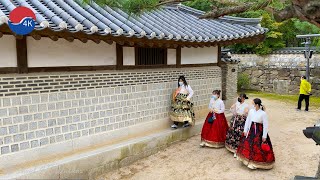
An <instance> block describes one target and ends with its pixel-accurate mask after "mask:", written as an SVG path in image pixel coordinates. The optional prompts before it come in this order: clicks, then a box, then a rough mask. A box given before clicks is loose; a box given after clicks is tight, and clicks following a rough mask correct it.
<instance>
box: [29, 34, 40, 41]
mask: <svg viewBox="0 0 320 180" xmlns="http://www.w3.org/2000/svg"><path fill="white" fill-rule="evenodd" d="M31 36H32V37H33V39H35V40H38V41H39V40H40V39H41V36H40V35H38V34H32V35H31Z"/></svg>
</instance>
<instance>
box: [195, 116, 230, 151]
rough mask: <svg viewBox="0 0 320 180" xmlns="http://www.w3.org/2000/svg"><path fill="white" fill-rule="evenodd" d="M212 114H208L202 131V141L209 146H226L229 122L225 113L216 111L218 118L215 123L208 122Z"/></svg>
mask: <svg viewBox="0 0 320 180" xmlns="http://www.w3.org/2000/svg"><path fill="white" fill-rule="evenodd" d="M211 116H212V114H211V113H209V114H208V116H207V118H206V120H205V122H204V124H203V127H202V131H201V141H202V143H205V144H204V145H206V146H208V147H215V148H220V147H224V146H225V141H226V136H227V131H228V128H229V126H228V123H227V119H226V117H225V115H224V113H221V114H217V113H215V116H216V119H215V120H214V121H213V123H208V118H210V117H211Z"/></svg>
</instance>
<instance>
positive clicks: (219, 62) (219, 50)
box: [217, 46, 222, 67]
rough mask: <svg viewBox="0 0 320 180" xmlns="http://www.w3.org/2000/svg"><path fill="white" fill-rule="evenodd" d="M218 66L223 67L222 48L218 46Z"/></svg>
mask: <svg viewBox="0 0 320 180" xmlns="http://www.w3.org/2000/svg"><path fill="white" fill-rule="evenodd" d="M217 65H218V66H219V67H221V65H222V61H221V46H218V63H217Z"/></svg>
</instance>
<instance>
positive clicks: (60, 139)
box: [56, 134, 64, 142]
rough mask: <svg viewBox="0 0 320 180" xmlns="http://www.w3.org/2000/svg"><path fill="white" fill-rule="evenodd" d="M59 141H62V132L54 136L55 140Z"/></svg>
mask: <svg viewBox="0 0 320 180" xmlns="http://www.w3.org/2000/svg"><path fill="white" fill-rule="evenodd" d="M61 141H64V136H63V135H62V134H61V135H58V136H56V142H61Z"/></svg>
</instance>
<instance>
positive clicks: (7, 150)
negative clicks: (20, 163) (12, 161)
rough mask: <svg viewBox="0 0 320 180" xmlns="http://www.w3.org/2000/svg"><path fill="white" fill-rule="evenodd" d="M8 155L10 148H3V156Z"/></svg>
mask: <svg viewBox="0 0 320 180" xmlns="http://www.w3.org/2000/svg"><path fill="white" fill-rule="evenodd" d="M8 153H10V148H9V146H4V147H1V154H8Z"/></svg>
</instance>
